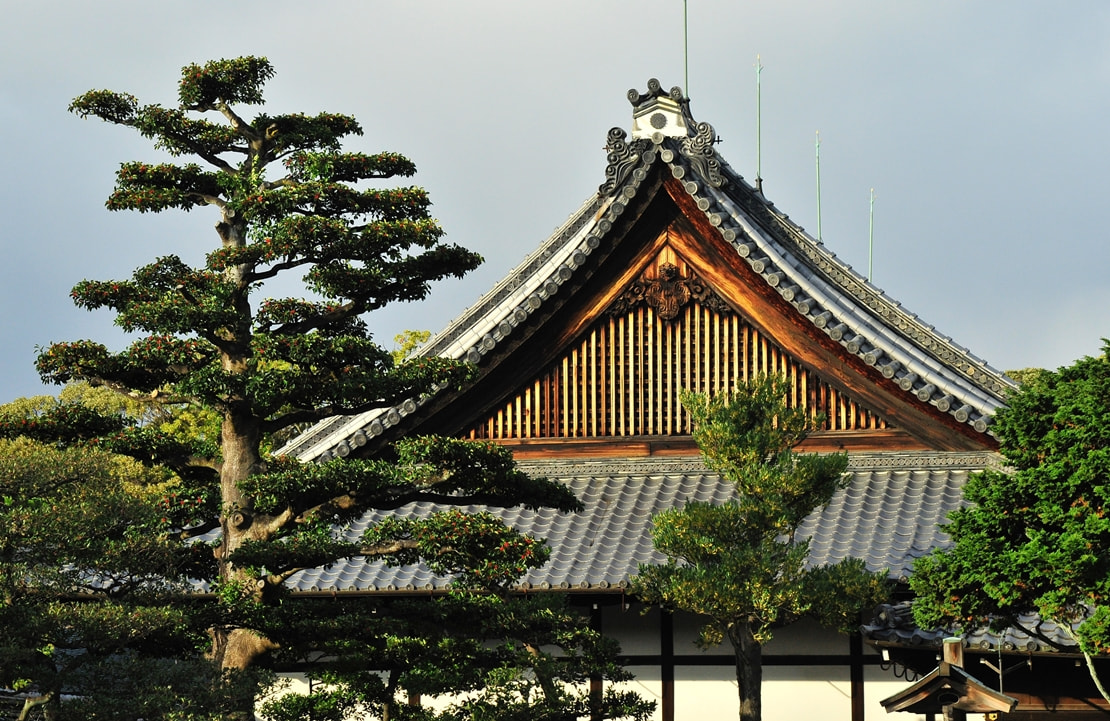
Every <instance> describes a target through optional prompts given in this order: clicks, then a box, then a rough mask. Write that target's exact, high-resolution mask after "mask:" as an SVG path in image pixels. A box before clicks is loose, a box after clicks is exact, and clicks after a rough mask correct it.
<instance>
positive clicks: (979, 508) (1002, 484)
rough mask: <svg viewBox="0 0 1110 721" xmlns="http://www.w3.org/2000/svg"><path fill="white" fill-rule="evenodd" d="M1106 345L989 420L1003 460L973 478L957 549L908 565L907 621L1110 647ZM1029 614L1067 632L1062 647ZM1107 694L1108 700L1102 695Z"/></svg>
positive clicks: (958, 520) (955, 527)
mask: <svg viewBox="0 0 1110 721" xmlns="http://www.w3.org/2000/svg"><path fill="white" fill-rule="evenodd" d="M1108 353H1110V345H1104V348H1103V354H1102V355H1100V356H1098V357H1096V358H1091V357H1088V358H1084V359H1082V360H1080V361H1077V362H1076V363H1075V364H1074V365H1071V366H1068V367H1065V368H1060V369H1059V370H1057V371H1054V372H1052V371H1041V372H1039V373H1033V374H1030V375H1029V376H1028V377H1027V378H1026V379H1025V380H1024V381H1023V383H1022V385H1021V388H1020V389H1019V390H1018V391H1016V392H1015V393H1014V394H1013V395H1012V396H1011V397H1010V398H1009V399H1008V400H1007V407H1005V408H1003V409H1000V410H999V411H998V413H997V414H996V415H995V422H994V424H993V425H992V426H991V428H992V431H993V433H994V434H995V436H997V437H998V441H999V445H1000V447H1001V452H1002V455H1003V456H1004V458H1005V459H1006V463H1007V465H1008V466H1009V468H1007V469H1006V470H988V471H984V472H983V473H979V474H976V475H974V476H972V478H971V479H970V480H969V481H968V483H967V486H966V487H965V489H964V499H965V501H967V503H968V504H969V505H968V506H967V507H965V508H963V509H961V510H958V511H956V512H954V513H952V514H951V515H950V516H949V521H948V524H947V525H946V526H944V530H945V531H946V532H947V533H948V535H949V536H950V537H951V540H952V544H951V546H949V547H948V548H944V549H941V550H938V551H936V552H934V553H933V554H932V555H930V556H925V557H923V558H921V559H919V560H918V561H917V563H916V564H915V565H914V573H913V576H912V577H911V578H910V585H911V587H912V588H913V590H914V593H915V594H916V600H915V602H914V617H915V619H916V621H917V623H918V624H919V625H921V626H923V627H926V628H937V627H945V628H964V629H975V628H979V627H984V626H990V627H992V628H994V629H996V630H1001V629H1003V628H1006V627H1013V628H1018V629H1020V630H1022V631H1023V632H1025V633H1027V634H1029V635H1030V636H1032V637H1034V638H1038V639H1040V640H1041V641H1043V642H1045V643H1048V644H1052V645H1056V646H1058V647H1060V650H1066V651H1070V652H1073V653H1074V652H1075V651H1076V650H1078V651H1080V652H1082V653H1083V655H1084V656H1085V657H1086V658H1087V665H1088V668H1089V669H1090V672H1091V676H1092V678H1093V679H1094V680H1095V682H1096V684H1098V685H1099V689H1100V691H1101V692H1102V694H1103V696H1106V691H1105V689H1104V687H1103V685H1102V684H1101V683H1099V679H1098V678H1097V677H1096V676H1095V672H1094V665H1093V663H1092V658H1093V657H1094V656H1097V655H1105V654H1107V653H1110V517H1108V506H1110V483H1108V479H1110V357H1108V355H1107V354H1108ZM1031 613H1032V614H1036V616H1037V617H1038V618H1040V619H1043V620H1045V621H1051V622H1054V623H1056V624H1058V625H1059V627H1060V628H1061V629H1063V630H1064V632H1065V633H1068V634H1071V639H1070V641H1069V642H1067V643H1065V644H1063V645H1061V644H1060V642H1059V640H1058V639H1057V638H1055V637H1053V636H1047V635H1045V634H1044V633H1042V632H1041V629H1040V627H1039V626H1029V625H1028V624H1023V623H1022V621H1021V618H1022V615H1023V614H1031ZM1108 700H1110V697H1108Z"/></svg>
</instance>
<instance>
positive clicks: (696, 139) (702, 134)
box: [681, 123, 725, 188]
mask: <svg viewBox="0 0 1110 721" xmlns="http://www.w3.org/2000/svg"><path fill="white" fill-rule="evenodd" d="M695 129H696V131H697V132H696V133H695V134H694V135H692V136H687V137H686V138H684V139H683V141H682V148H681V150H682V154H683V155H684V156H686V157H687V158H689V159H690V163H691V165H693V166H694V170H695V172H697V174H698V175H700V176H701V177H702V178H704V179H705V182H707V183H709V184H710V185H712V186H713V187H714V188H720V187H721V186H722V185H724V184H725V176H723V175H721V161H720V160H718V159H717V151H716V150H714V149H713V146H714V145H716V144H717V132H716V131H715V130H713V126H712V125H710V124H709V123H698V124H697V125H696V126H695Z"/></svg>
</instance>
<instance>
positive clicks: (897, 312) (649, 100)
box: [281, 80, 1014, 460]
mask: <svg viewBox="0 0 1110 721" xmlns="http://www.w3.org/2000/svg"><path fill="white" fill-rule="evenodd" d="M628 97H629V100H630V101H632V104H633V117H634V125H633V138H632V139H631V140H627V134H626V133H625V131H624V130H622V129H620V128H614V129H613V130H611V131H610V132H609V136H608V140H607V151H608V156H607V157H608V167H607V168H606V169H605V182H604V183H603V184H602V186H601V189H600V191H599V192H598V193H597V194H596V195H593V196H591V197H590V198H589V199H588V200H587V201H586V202H585V203H584V204H583V205H582V207H581V208H579V210H578V211H577V212H576V213H574V214H573V215H572V216H571V217H570V218H569V219H568V221H567V222H566V224H564V225H563V227H561V228H559V229H558V230H556V232H555V233H554V235H552V236H551V237H550V238H548V239H547V240H546V241H545V242H543V243H542V244H541V245H540V246H539V247H538V248H537V249H536V251H535V252H534V253H532V254H531V255H530V256H528V258H526V259H525V260H524V262H523V263H521V264H520V265H519V266H518V267H517V268H516V269H514V270H513V271H512V272H511V273H509V275H507V276H506V277H505V278H504V279H503V280H502V281H501V282H500V283H498V284H497V285H496V286H495V287H494V288H493V289H492V290H491V291H490V292H489V293H487V294H486V295H485V296H483V297H482V298H481V299H479V300H478V302H477V303H476V304H475V305H474V306H473V307H471V308H469V309H467V310H466V311H464V312H463V313H462V314H461V315H459V316H458V317H457V318H456V319H455V320H454V321H453V322H452V323H451V324H450V325H449V326H448V327H447V328H446V329H444V330H443V331H442V332H441V333H439V334H438V335H436V336H435V337H434V338H432V340H431V341H430V342H429V343H428V344H427V345H426V346H425V347H424V348H422V349H421V351H420V352H421V353H424V354H429V355H442V356H446V357H451V358H466V359H468V360H470V361H472V362H475V363H479V362H480V361H481V360H482V358H483V357H484V356H486V355H487V354H488V353H489V352H490V351H492V350H494V349H495V348H497V347H498V346H499V345H500V344H502V343H505V342H507V341H511V340H512V339H513V338H514V333H515V332H516V330H517V328H518V327H520V326H521V324H522V323H524V321H525V320H527V319H528V318H529V317H530V316H531V315H532V314H534V313H536V312H537V311H539V310H540V309H541V308H542V307H544V305H545V304H546V303H549V302H550V301H551V300H552V299H553V298H554V297H555V296H556V295H557V294H558V293H559V289H560V287H561V286H562V285H564V284H565V283H567V282H568V281H570V280H571V279H574V278H576V275H577V274H579V273H584V272H589V271H588V267H589V264H590V255H591V253H592V252H593V251H594V250H595V249H597V248H599V247H602V244H603V243H606V242H607V241H606V239H607V235H608V234H609V233H610V232H611V231H612V230H613V228H614V226H615V224H616V222H617V221H618V219H619V218H620V216H621V215H622V214H623V213H624V211H625V209H626V208H627V207H629V206H630V205H631V204H632V203H633V201H635V200H637V199H638V198H639V196H640V195H641V194H643V193H646V192H648V191H647V190H645V189H646V188H648V187H649V186H650V185H651V184H650V183H646V182H645V181H646V180H647V179H648V178H649V177H653V174H655V173H657V172H662V173H664V174H666V175H667V176H669V177H671V178H674V179H676V180H677V181H678V182H680V183H681V184H682V186H683V188H684V189H685V191H686V192H687V193H688V194H689V195H690V198H691V200H692V201H693V203H694V204H695V205H696V207H697V208H698V210H699V211H700V212H702V213H704V215H705V220H706V222H707V223H708V224H709V225H710V226H712V227H713V228H715V229H716V231H717V232H719V233H720V234H721V237H722V238H723V239H724V240H725V241H727V242H728V243H730V244H731V245H732V247H733V248H734V249H735V251H736V253H737V255H738V256H739V257H741V258H743V259H744V261H745V262H746V263H748V264H749V265H750V266H751V268H752V269H753V270H754V271H755V272H756V273H758V274H759V275H760V276H761V277H762V278H763V280H764V281H765V282H766V283H767V285H768V286H769V287H771V288H773V289H774V291H775V292H777V293H779V294H780V295H781V296H782V297H783V298H784V299H785V300H786V301H787V302H788V303H789V304H790V305H791V307H793V309H794V310H795V311H796V312H797V313H798V314H799V316H800V317H801V318H803V319H804V321H805V322H807V323H810V324H812V325H813V326H814V327H815V328H816V329H818V330H819V331H820V332H822V333H824V334H826V335H828V336H829V338H831V339H832V340H833V341H836V342H837V343H839V344H840V345H841V346H843V347H844V348H845V349H846V350H847V351H848V352H849V353H852V354H853V355H856V356H858V357H859V358H860V359H862V360H863V361H864V362H865V363H867V364H868V365H870V366H873V367H875V368H876V369H878V370H879V371H881V373H882V374H883V376H884V377H886V378H890V379H891V380H893V381H895V382H896V383H897V384H898V386H899V388H900V389H901V391H902V392H904V393H906V394H910V395H912V396H914V397H916V398H917V399H918V401H919V402H922V403H930V404H931V405H933V406H934V407H936V408H937V409H938V410H939V411H941V412H942V413H946V414H949V415H950V416H951V417H952V418H954V419H955V420H956V421H957V422H958V423H961V424H966V425H968V426H970V427H971V428H973V429H974V430H975V431H977V432H979V433H987V432H988V431H989V426H990V421H991V418H992V417H993V415H994V412H995V411H996V410H997V409H998V408H999V407H1000V406H1001V405H1002V402H1003V400H1004V398H1005V395H1006V393H1007V392H1009V391H1010V390H1011V389H1012V388H1013V387H1014V385H1013V383H1012V381H1010V379H1008V378H1007V377H1006V376H1005V375H1003V374H1002V373H1001V372H1000V371H998V370H996V369H994V368H992V367H991V366H990V365H988V364H987V363H986V362H984V361H983V360H981V359H979V358H977V357H975V356H974V355H972V354H971V353H970V352H969V351H968V350H967V349H966V348H963V347H961V346H959V345H957V344H956V343H954V342H953V340H952V339H951V338H949V337H948V336H945V335H943V334H941V333H939V332H937V331H936V329H935V328H933V327H932V326H931V325H928V324H927V323H925V322H924V321H923V320H921V319H920V318H919V317H918V316H916V315H914V314H913V313H910V312H908V311H907V310H906V309H904V308H902V307H901V305H899V304H898V303H897V302H896V301H894V300H893V299H892V298H890V297H889V296H887V295H886V294H885V293H884V292H883V291H882V290H881V289H879V288H877V287H875V286H873V285H872V284H871V283H870V282H868V281H867V280H866V279H865V278H864V277H863V276H861V275H860V274H858V273H856V272H855V271H854V270H853V269H852V268H851V267H850V266H848V265H847V264H846V263H844V262H843V261H842V260H840V259H839V258H838V257H837V256H836V255H835V254H834V253H832V252H830V251H829V250H828V249H827V248H825V247H824V246H823V245H822V244H821V242H820V241H818V240H817V239H815V238H813V237H811V236H810V235H808V234H807V233H806V232H805V231H804V230H803V229H802V228H801V227H800V226H798V225H796V224H795V223H793V222H792V221H791V220H790V219H789V218H788V217H787V216H786V215H785V214H784V213H781V212H780V211H779V210H778V209H777V208H775V207H774V204H773V203H771V202H769V201H768V200H767V199H766V198H765V197H764V195H763V193H762V190H761V189H756V188H754V187H753V186H751V185H750V184H748V182H747V181H745V180H744V178H743V177H742V176H741V175H740V174H739V173H737V172H736V171H734V170H733V169H732V168H731V167H730V166H729V165H728V163H726V162H725V161H724V159H723V158H721V157H719V156H718V155H717V154H716V150H715V138H716V135H715V133H714V130H713V128H712V126H710V125H709V124H708V123H698V122H695V121H694V119H693V117H692V116H691V115H690V111H689V101H688V100H687V99H686V98H684V97H683V96H682V93H681V91H680V90H679V89H677V88H676V89H674V90H671V91H670V92H669V93H667V92H664V91H663V90H662V89H661V86H660V85H659V83H658V82H657V81H655V80H652V81H650V82H649V87H648V92H647V93H646V94H641V93H639V92H638V91H635V90H633V91H629V94H628ZM657 116H658V117H657ZM426 400H427V399H423V400H416V399H413V400H409V401H406V402H404V403H402V404H399V405H398V406H396V407H393V408H384V409H380V410H375V411H371V412H369V413H365V414H362V415H358V416H351V417H346V418H333V419H329V420H326V421H323V422H321V423H319V424H317V425H316V426H315V427H313V428H312V429H310V430H308V431H307V432H305V433H304V434H302V435H301V436H300V437H298V438H297V439H296V440H295V441H293V442H292V443H290V444H289V445H287V446H286V447H285V448H283V449H282V451H281V452H282V453H284V454H287V455H295V456H297V457H299V458H301V459H303V460H326V459H328V458H331V457H334V456H336V455H338V456H345V455H347V454H349V453H350V452H351V451H352V449H353V448H356V447H358V446H361V445H364V444H365V443H367V441H368V439H370V438H372V437H374V436H377V435H379V434H381V433H382V432H383V431H384V430H385V429H388V428H389V427H391V426H394V425H397V424H398V423H399V422H400V421H401V419H402V418H404V417H405V416H407V415H409V414H411V413H414V412H415V411H416V410H417V409H418V408H419V407H420V406H421V405H422V404H423V403H424V402H426Z"/></svg>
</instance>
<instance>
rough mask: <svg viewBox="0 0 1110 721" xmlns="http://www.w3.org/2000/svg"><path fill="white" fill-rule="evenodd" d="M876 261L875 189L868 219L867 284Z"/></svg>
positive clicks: (872, 193) (872, 192)
mask: <svg viewBox="0 0 1110 721" xmlns="http://www.w3.org/2000/svg"><path fill="white" fill-rule="evenodd" d="M874 259H875V189H874V188H872V189H871V212H870V213H869V214H868V219H867V282H868V283H870V282H871V277H872V276H871V271H872V268H873V267H874V266H873V261H874Z"/></svg>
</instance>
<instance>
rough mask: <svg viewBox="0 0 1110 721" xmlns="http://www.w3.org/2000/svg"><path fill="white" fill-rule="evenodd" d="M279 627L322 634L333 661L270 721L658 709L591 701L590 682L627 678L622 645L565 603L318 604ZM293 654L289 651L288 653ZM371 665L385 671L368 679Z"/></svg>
mask: <svg viewBox="0 0 1110 721" xmlns="http://www.w3.org/2000/svg"><path fill="white" fill-rule="evenodd" d="M277 623H279V624H281V625H283V627H285V628H286V629H289V630H287V633H288V634H289V635H290V636H295V637H302V636H303V634H301V633H300V629H301V628H308V627H311V628H312V629H314V631H315V633H316V637H317V639H320V640H323V641H324V643H323V646H322V648H326V655H327V658H328V659H329V660H328V661H327V662H323V663H320V664H317V665H315V666H314V667H313V668H312V670H311V671H310V674H311V677H312V679H313V680H314V681H315V682H317V688H316V690H314V692H313V694H311V695H310V696H309V697H300V698H288V697H284V698H279V699H276V700H274V701H272V702H267V703H266V704H264V705H263V708H262V713H263V715H264V716H265V717H266V718H267V719H270V720H271V721H293V720H294V719H307V718H310V716H308V715H306V714H308V713H309V712H310V711H316V712H320V713H322V714H324V715H323V716H322V717H323V718H334V717H335V716H332V715H330V714H333V713H334V714H337V713H338V709H339V708H345V709H350V708H352V707H353V705H358V706H360V707H361V708H363V709H365V711H364V713H365V714H366V715H367V716H368V717H373V718H384V717H385V716H387V715H388V717H389V718H394V719H396V718H403V719H424V720H426V721H453V720H455V719H463V718H485V719H523V718H529V717H530V718H536V719H552V720H553V721H554V719H564V720H568V719H576V718H581V719H586V718H591V717H596V718H629V719H643V718H647V717H648V716H650V713H651V709H652V708H653V706H654V704H653V703H650V702H645V701H643V700H642V699H640V698H639V697H637V696H636V695H635V694H630V693H619V692H616V691H615V689H612V688H610V689H609V690H608V692H607V693H605V694H604V696H602V697H600V698H599V697H592V696H591V695H590V694H589V693H588V691H587V689H586V686H585V684H586V683H587V682H588V680H589V679H590V678H602V679H605V680H606V681H609V682H619V681H627V680H629V678H630V677H629V675H628V674H627V672H625V671H624V670H623V669H622V668H621V667H620V665H619V664H618V663H617V655H618V653H619V649H618V648H617V647H616V644H614V643H613V642H612V641H611V640H609V639H606V638H604V637H603V636H601V635H600V634H598V633H596V632H594V631H591V630H590V629H589V628H588V626H587V624H586V622H585V619H583V618H581V617H580V616H579V615H578V614H577V613H575V612H574V611H573V610H571V609H568V608H567V607H566V600H565V598H563V597H560V596H548V595H545V596H528V597H509V596H501V595H496V594H485V595H479V596H475V595H472V594H469V593H464V592H456V593H452V594H450V595H448V596H445V597H440V598H436V599H434V600H432V599H395V600H392V601H376V602H372V604H370V605H359V604H355V603H348V604H344V605H342V606H337V605H336V604H334V603H331V602H319V603H316V604H305V605H302V606H300V607H298V613H297V616H296V617H295V618H293V617H289V618H283V619H281V620H280V621H277ZM416 630H418V631H420V632H419V633H414V631H416ZM313 648H316V649H320V648H321V646H320V645H315V646H314V647H313ZM297 652H298V650H297V649H296V647H295V646H293V645H292V644H290V645H289V646H288V647H286V650H285V651H283V653H290V654H293V653H297ZM368 659H371V660H372V661H371V666H372V667H373V668H375V669H378V671H379V673H375V674H367V673H366V672H365V671H364V670H363V668H364V666H363V664H365V663H366V662H367V660H368ZM406 694H419V695H421V697H422V698H428V699H435V700H437V701H438V703H436V704H430V705H429V706H435V707H436V708H439V709H441V710H439V711H433V710H432V709H431V708H430V707H429V706H423V707H413V706H407V705H406V704H405V703H404V702H403V701H400V702H399V701H398V697H401V698H404V695H406ZM460 694H461V695H460Z"/></svg>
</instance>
